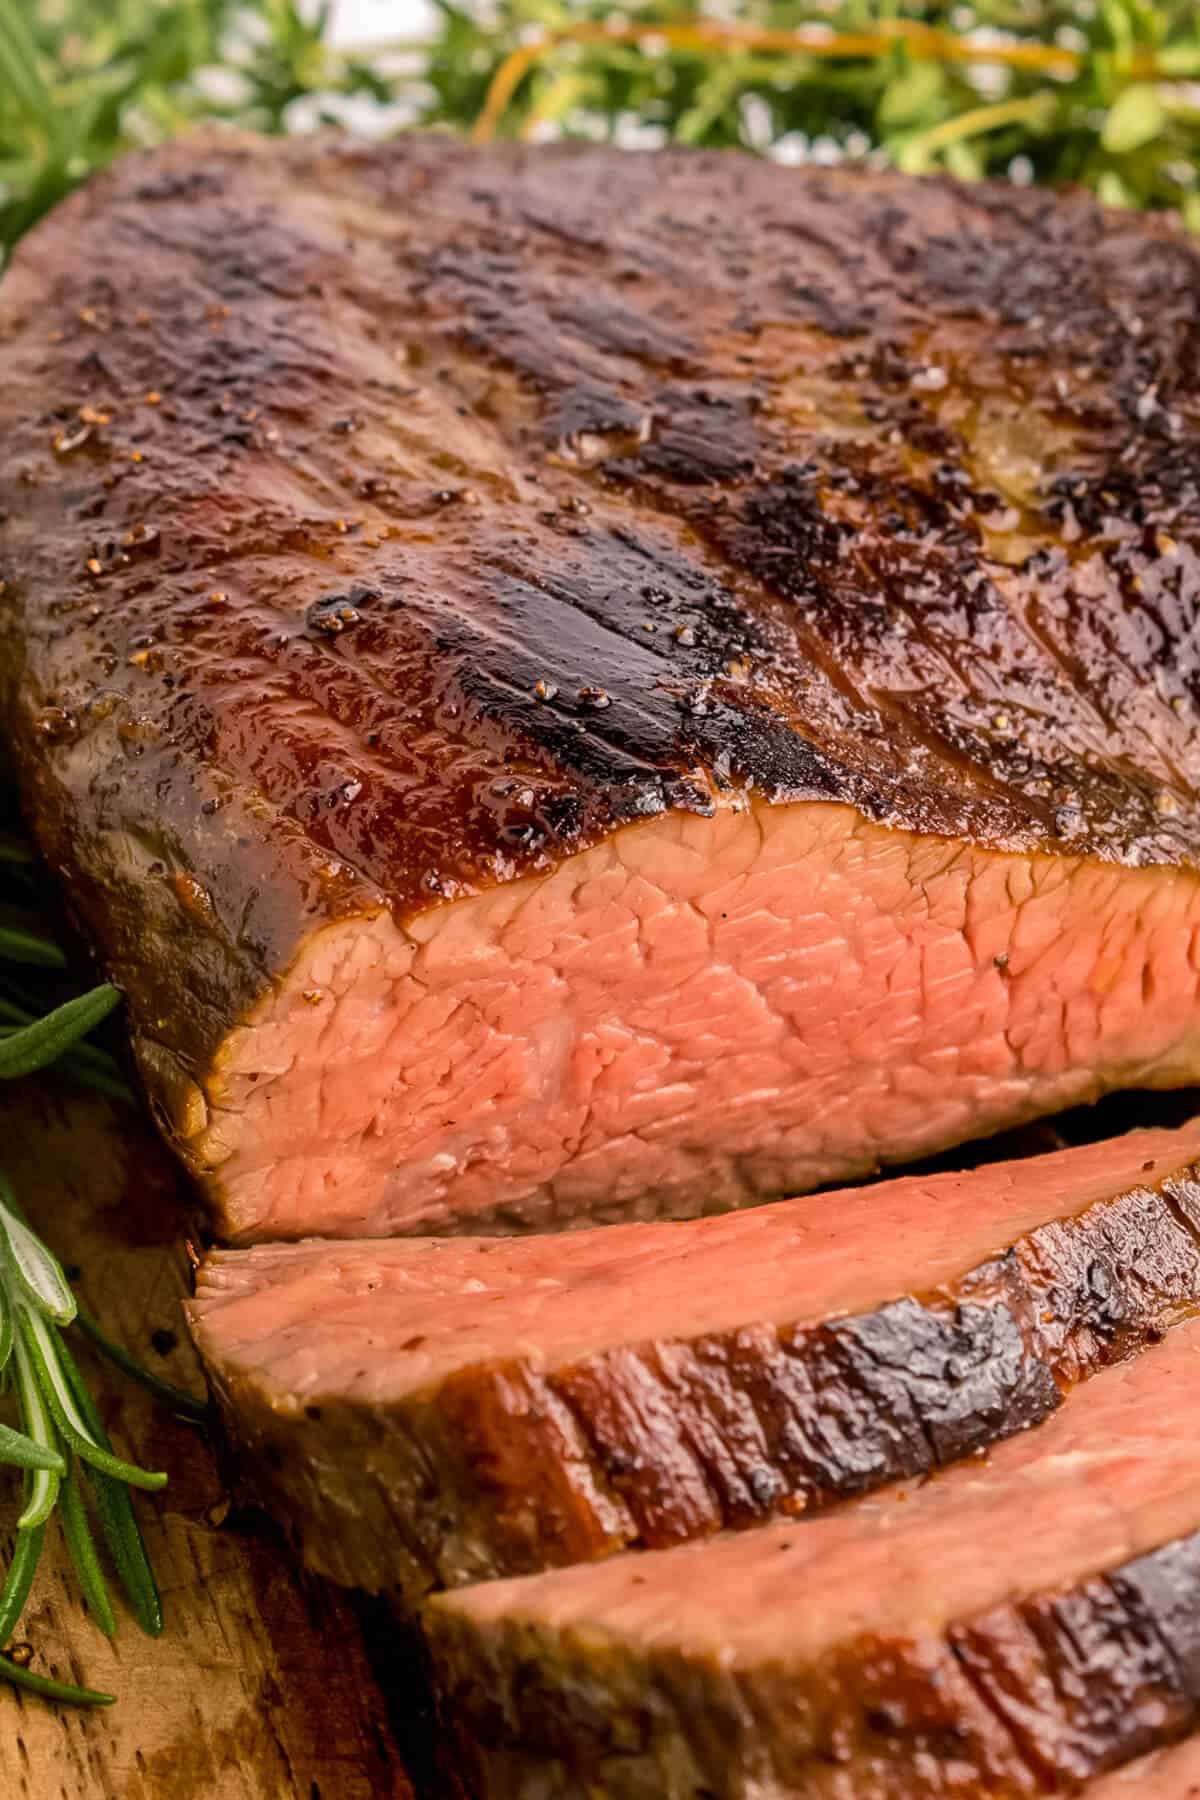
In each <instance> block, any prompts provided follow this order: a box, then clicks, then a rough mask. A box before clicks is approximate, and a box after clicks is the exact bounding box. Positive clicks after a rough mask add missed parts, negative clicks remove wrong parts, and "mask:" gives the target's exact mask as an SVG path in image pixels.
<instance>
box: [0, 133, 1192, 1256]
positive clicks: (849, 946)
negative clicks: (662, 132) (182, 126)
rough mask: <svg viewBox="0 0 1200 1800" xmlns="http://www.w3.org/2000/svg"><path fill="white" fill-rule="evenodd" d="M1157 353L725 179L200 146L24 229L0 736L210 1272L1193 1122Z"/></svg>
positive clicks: (814, 199)
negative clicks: (1171, 1098) (354, 1239)
mask: <svg viewBox="0 0 1200 1800" xmlns="http://www.w3.org/2000/svg"><path fill="white" fill-rule="evenodd" d="M1198 323H1200V251H1198V250H1197V248H1196V245H1195V243H1194V242H1192V241H1191V240H1189V239H1188V238H1187V237H1186V236H1185V235H1184V234H1183V233H1181V232H1178V231H1176V230H1174V229H1173V228H1172V227H1171V226H1170V225H1168V224H1166V223H1164V222H1163V221H1161V220H1155V219H1148V218H1144V217H1138V218H1135V217H1131V216H1129V215H1127V214H1124V213H1119V212H1113V213H1105V212H1104V211H1103V210H1102V209H1100V208H1098V207H1096V206H1095V205H1094V204H1093V203H1092V202H1091V201H1090V200H1088V199H1086V198H1083V197H1079V196H1074V197H1070V196H1068V197H1063V196H1050V195H1047V194H1045V193H1039V192H1018V191H1014V190H1012V189H1011V188H1008V187H1003V188H1001V187H988V186H986V185H981V186H971V187H963V188H959V187H956V186H954V185H953V184H950V183H945V182H912V181H906V180H904V179H902V178H900V177H897V176H892V175H884V174H879V173H875V172H870V171H861V170H860V171H824V170H808V171H804V172H797V171H793V170H787V169H781V168H778V167H770V166H767V165H765V164H762V163H758V162H756V161H754V160H752V159H749V158H745V157H739V156H734V155H729V156H721V155H718V156H708V155H690V154H685V153H678V154H677V153H667V154H664V155H662V156H654V157H641V156H632V155H623V154H621V153H619V152H617V151H615V150H612V149H608V148H601V147H587V146H574V147H560V148H555V149H531V148H528V147H522V146H507V147H504V148H500V149H494V150H487V151H484V150H478V149H472V148H470V147H468V146H465V145H461V144H456V143H453V142H450V141H448V140H446V139H421V138H411V139H406V140H404V141H402V142H397V143H392V144H388V145H382V146H372V147H360V146H354V145H353V144H350V143H347V142H345V141H340V140H338V141H331V140H315V141H308V142H293V143H288V144H282V145H281V144H273V145H270V146H267V145H263V144H258V143H255V142H253V141H251V140H238V139H231V138H222V139H220V140H207V141H205V140H199V141H192V142H190V143H188V144H186V145H176V146H173V147H170V148H168V149H164V150H162V151H157V152H155V153H154V154H153V155H150V156H147V157H141V158H133V159H130V160H128V161H126V162H124V163H122V164H121V165H119V166H118V167H117V168H116V169H114V170H112V171H110V172H109V173H108V174H106V175H105V176H103V177H102V178H100V179H99V180H97V181H96V182H94V183H93V184H91V185H90V186H89V187H88V188H87V189H86V190H85V191H84V192H81V193H79V194H77V195H75V196H74V197H73V198H72V199H71V200H69V201H68V202H67V203H66V204H65V205H64V206H63V207H62V208H61V209H59V210H58V211H57V212H56V213H55V215H54V216H53V218H52V219H51V220H49V221H48V222H47V223H46V224H45V225H44V226H43V227H41V228H40V229H39V230H38V231H37V232H35V233H34V234H33V235H32V236H31V237H30V238H29V239H28V240H27V241H26V242H25V243H24V244H23V245H22V247H21V248H20V250H19V252H18V254H17V256H16V258H15V260H14V265H13V267H12V269H11V271H10V272H9V273H8V274H6V278H5V283H4V291H3V296H2V298H0V345H2V346H3V349H2V354H3V358H4V367H5V388H4V394H3V398H2V399H0V510H2V511H3V513H4V515H5V516H4V523H3V526H2V527H0V579H2V580H3V582H4V584H5V586H4V591H3V595H2V596H0V600H2V604H0V631H2V632H3V655H2V657H0V676H2V680H0V689H2V693H0V706H2V709H3V714H4V720H5V724H6V726H7V728H8V730H9V732H10V733H11V740H12V744H13V752H14V756H15V758H16V763H17V768H18V773H19V776H20V779H21V782H22V784H23V789H24V793H25V798H26V802H27V806H28V810H29V814H30V818H31V821H32V823H33V825H34V826H35V828H36V830H37V832H38V835H39V838H40V841H41V844H42V847H43V849H44V850H45V851H46V853H47V856H48V858H49V860H50V862H51V864H52V865H53V866H55V867H56V868H58V869H60V870H61V871H62V873H63V876H64V879H65V883H66V887H67V891H68V893H69V895H70V899H71V903H72V905H73V906H74V907H75V909H76V911H77V913H78V915H79V917H80V919H81V920H82V922H83V924H84V926H85V928H86V930H87V932H88V933H89V935H90V937H91V939H92V940H93V941H94V942H95V943H96V945H97V946H98V950H99V952H100V955H101V957H102V959H103V961H104V963H105V965H106V967H107V968H108V969H109V970H110V971H111V972H112V974H113V975H114V977H115V978H116V979H117V980H118V981H119V982H120V983H121V985H122V986H123V987H125V988H126V989H127V990H128V993H129V1002H130V1019H131V1023H132V1027H133V1032H134V1041H135V1047H136V1050H137V1053H138V1057H139V1061H140V1064H141V1067H142V1069H143V1072H144V1074H145V1076H146V1080H147V1083H148V1086H149V1089H150V1091H151V1094H152V1096H153V1098H154V1101H155V1104H156V1107H157V1109H158V1112H159V1115H160V1117H161V1119H162V1122H163V1124H164V1127H165V1128H166V1129H167V1131H168V1132H169V1133H170V1134H171V1136H172V1137H173V1139H174V1140H175V1142H176V1143H177V1145H178V1146H179V1148H180V1149H181V1151H182V1152H183V1153H184V1154H185V1156H186V1157H187V1158H188V1160H189V1162H190V1164H191V1166H192V1167H193V1169H194V1170H195V1171H196V1172H197V1174H198V1175H200V1176H201V1177H202V1178H203V1180H204V1181H205V1182H206V1183H207V1185H208V1187H209V1189H210V1192H211V1194H212V1196H213V1199H214V1202H215V1204H216V1207H217V1224H218V1227H219V1229H220V1230H221V1232H222V1233H223V1234H225V1235H228V1236H229V1237H232V1238H241V1239H250V1238H255V1237H257V1238H263V1237H279V1236H302V1235H305V1234H309V1233H313V1232H318V1233H325V1234H330V1235H362V1234H369V1235H392V1234H395V1233H398V1232H405V1231H447V1230H454V1229H462V1228H463V1227H464V1226H466V1227H467V1228H470V1226H471V1223H472V1221H477V1222H478V1223H479V1224H480V1225H481V1226H484V1227H486V1228H487V1229H496V1230H513V1229H523V1228H527V1227H528V1226H530V1225H531V1224H532V1225H539V1224H540V1225H547V1226H561V1225H566V1224H571V1223H573V1222H575V1221H577V1220H580V1219H582V1220H585V1221H586V1220H588V1219H603V1220H612V1219H619V1218H622V1217H631V1216H634V1217H636V1216H641V1215H644V1214H648V1213H651V1212H656V1211H657V1212H663V1213H688V1212H693V1213H694V1212H697V1211H710V1210H714V1211H715V1210H718V1209H720V1208H722V1207H728V1206H732V1205H736V1204H743V1203H746V1202H748V1201H754V1200H757V1199H761V1198H763V1197H767V1196H770V1195H774V1194H778V1193H780V1192H788V1191H798V1190H799V1189H801V1188H806V1187H812V1186H814V1185H819V1184H822V1183H828V1182H830V1181H833V1180H837V1179H844V1178H847V1177H848V1176H850V1175H853V1174H855V1173H858V1172H861V1171H864V1170H868V1169H872V1168H875V1167H877V1166H879V1165H880V1163H885V1162H896V1161H900V1160H904V1159H906V1158H911V1157H913V1156H915V1155H920V1154H924V1153H926V1152H928V1151H931V1150H933V1149H936V1148H939V1147H942V1146H944V1145H946V1144H949V1143H955V1142H961V1141H963V1140H964V1139H965V1138H967V1137H969V1136H971V1135H978V1134H980V1133H983V1132H988V1131H992V1130H996V1129H999V1128H1001V1127H1003V1126H1005V1125H1007V1124H1011V1123H1013V1122H1014V1121H1016V1120H1019V1119H1021V1118H1024V1117H1030V1116H1034V1115H1036V1114H1038V1113H1044V1112H1048V1111H1052V1110H1055V1109H1057V1108H1059V1107H1061V1106H1063V1105H1067V1104H1071V1103H1074V1102H1076V1101H1079V1100H1086V1099H1090V1098H1094V1097H1095V1096H1096V1095H1097V1094H1098V1093H1100V1092H1101V1091H1104V1090H1105V1089H1108V1088H1111V1087H1113V1086H1119V1085H1131V1084H1136V1083H1142V1084H1152V1083H1157V1084H1160V1085H1171V1084H1178V1083H1181V1082H1187V1081H1189V1080H1194V1079H1195V1078H1196V1075H1197V1071H1198V1069H1200V1051H1198V1050H1197V1045H1198V1044H1200V978H1198V976H1197V967H1200V879H1198V877H1197V872H1196V862H1197V856H1196V852H1197V845H1198V844H1200V810H1198V806H1197V780H1198V776H1200V748H1198V746H1200V732H1197V729H1196V727H1197V694H1198V686H1197V683H1198V662H1197V654H1196V640H1195V624H1196V615H1197V599H1198V596H1200V563H1198V560H1197V552H1198V548H1200V496H1198V491H1197V455H1196V446H1197V443H1198V442H1200V435H1198V427H1200V364H1198V352H1200V331H1198ZM697 869H699V870H700V871H701V876H700V877H698V876H697V874H696V871H697ZM535 926H536V929H535ZM751 927H752V928H753V929H751ZM701 938H702V940H703V941H701ZM1051 996H1052V998H1051ZM1143 996H1148V997H1149V1000H1150V1004H1149V1005H1143V1004H1142V1001H1143ZM739 1059H740V1061H739Z"/></svg>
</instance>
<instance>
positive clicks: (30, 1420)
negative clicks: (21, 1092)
mask: <svg viewBox="0 0 1200 1800" xmlns="http://www.w3.org/2000/svg"><path fill="white" fill-rule="evenodd" d="M77 1313H78V1304H77V1302H76V1300H75V1296H74V1294H73V1293H72V1291H71V1287H70V1284H69V1282H68V1281H67V1278H66V1275H65V1273H64V1272H63V1269H62V1267H61V1265H60V1263H59V1262H58V1259H57V1258H56V1257H55V1256H54V1255H53V1253H52V1252H51V1251H50V1250H49V1249H47V1247H46V1245H45V1244H43V1243H42V1241H41V1239H40V1238H38V1237H37V1236H36V1235H35V1233H34V1232H33V1231H32V1230H31V1229H30V1226H29V1223H28V1220H27V1219H26V1218H25V1217H24V1215H23V1213H22V1212H21V1209H20V1207H19V1206H18V1204H17V1201H16V1197H15V1195H14V1194H13V1191H12V1189H11V1187H10V1186H9V1184H8V1182H7V1181H6V1180H5V1179H4V1177H3V1176H0V1316H2V1317H3V1319H4V1321H6V1324H5V1328H4V1331H3V1333H2V1334H0V1375H6V1376H11V1379H12V1382H13V1386H14V1388H15V1390H16V1396H17V1403H18V1407H19V1409H20V1415H21V1424H22V1426H23V1427H24V1430H23V1432H16V1431H12V1430H11V1429H10V1428H7V1427H5V1428H4V1433H5V1435H0V1461H7V1462H11V1463H14V1464H16V1465H17V1466H19V1467H22V1468H23V1469H24V1470H25V1505H24V1510H23V1511H22V1513H21V1517H20V1519H19V1520H18V1521H17V1540H16V1547H15V1549H14V1552H13V1558H12V1561H11V1563H10V1564H9V1569H8V1575H7V1578H6V1580H5V1583H4V1586H3V1589H2V1590H0V1649H2V1648H3V1647H4V1645H6V1644H7V1642H8V1640H9V1638H10V1637H11V1635H12V1632H13V1629H14V1628H15V1626H16V1623H17V1621H18V1619H19V1618H20V1615H21V1611H22V1609H23V1607H24V1605H25V1602H26V1600H27V1598H28V1595H29V1589H30V1586H31V1584H32V1581H33V1577H34V1573H35V1571H36V1568H37V1564H38V1561H39V1559H40V1556H41V1552H42V1548H43V1545H44V1543H45V1535H46V1527H47V1522H48V1521H49V1519H50V1517H51V1514H52V1513H54V1511H55V1510H56V1509H57V1511H58V1515H59V1518H60V1519H61V1521H62V1526H63V1533H64V1536H65V1538H66V1542H67V1548H68V1551H69V1553H70V1557H71V1562H72V1565H73V1567H74V1569H75V1574H76V1578H77V1580H78V1582H79V1586H80V1590H81V1592H82V1594H83V1597H84V1599H85V1601H86V1602H87V1604H88V1608H89V1610H90V1612H91V1615H92V1617H93V1618H94V1619H95V1621H96V1623H97V1625H98V1626H99V1627H100V1629H101V1630H102V1631H103V1632H105V1633H106V1635H108V1636H110V1637H111V1636H112V1635H113V1634H114V1633H115V1631H116V1628H117V1627H116V1615H115V1613H114V1612H113V1607H112V1601H111V1599H110V1597H109V1592H108V1583H107V1580H106V1578H105V1574H104V1570H103V1567H102V1565H101V1562H100V1557H99V1554H98V1552H97V1549H96V1544H95V1540H94V1538H93V1535H92V1524H91V1519H90V1517H89V1512H88V1507H87V1504H86V1502H85V1499H84V1493H83V1487H82V1485H81V1484H82V1481H83V1479H84V1477H85V1476H86V1477H87V1480H88V1483H89V1485H90V1487H91V1490H92V1493H93V1496H94V1500H95V1510H96V1514H97V1517H98V1518H99V1521H100V1526H101V1530H102V1532H103V1534H104V1537H105V1539H106V1540H107V1543H108V1547H109V1550H110V1553H111V1556H112V1561H113V1565H114V1567H115V1569H116V1572H117V1575H118V1577H119V1579H120V1581H121V1584H122V1586H123V1588H124V1590H125V1593H126V1597H127V1598H128V1601H129V1604H130V1607H131V1609H132V1611H133V1613H134V1616H135V1617H136V1618H137V1620H138V1622H139V1624H141V1626H142V1628H143V1629H144V1630H146V1631H148V1632H150V1633H151V1634H154V1635H157V1634H158V1632H160V1631H161V1629H162V1609H161V1605H160V1603H159V1598H158V1590H157V1587H156V1585H155V1582H154V1576H153V1572H152V1570H151V1567H150V1561H149V1558H148V1556H147V1554H146V1547H145V1543H144V1541H143V1539H142V1535H141V1531H140V1529H139V1527H138V1524H137V1520H136V1518H135V1517H134V1513H133V1508H132V1506H131V1505H130V1502H129V1495H128V1492H127V1489H128V1488H129V1487H140V1488H145V1489H150V1490H153V1489H158V1488H161V1487H163V1486H164V1485H165V1482H166V1476H165V1475H164V1474H162V1473H160V1472H158V1471H152V1470H148V1469H143V1468H140V1467H139V1466H138V1465H136V1464H134V1463H130V1462H127V1461H125V1460H124V1459H123V1458H121V1457H118V1456H117V1455H115V1453H114V1451H113V1448H112V1444H111V1442H110V1440H109V1437H108V1434H107V1433H106V1432H105V1430H104V1427H103V1425H102V1423H101V1421H100V1417H99V1414H98V1412H97V1411H96V1408H95V1404H94V1402H93V1400H92V1398H91V1395H90V1394H89V1393H88V1390H87V1386H86V1384H85V1383H84V1381H83V1378H82V1376H81V1374H80V1371H79V1368H78V1366H77V1364H76V1362H75V1359H74V1357H73V1356H72V1355H71V1352H70V1350H69V1349H68V1348H67V1344H66V1340H65V1338H64V1335H63V1331H64V1328H65V1327H67V1326H69V1325H70V1324H71V1323H72V1321H73V1320H74V1319H75V1318H76V1316H77ZM28 1674H29V1671H28V1670H23V1669H21V1668H20V1667H19V1665H17V1664H16V1663H13V1662H12V1661H11V1659H9V1658H6V1657H4V1656H0V1679H5V1680H12V1681H17V1682H18V1684H19V1685H22V1686H25V1687H27V1688H29V1689H30V1691H32V1692H35V1693H42V1694H45V1695H47V1696H48V1697H50V1698H52V1699H60V1700H70V1701H71V1702H73V1703H74V1704H76V1705H80V1706H92V1705H102V1704H106V1703H107V1702H108V1700H109V1699H111V1696H109V1695H100V1694H97V1693H96V1692H94V1691H93V1690H91V1689H85V1688H72V1687H69V1686H64V1685H63V1684H61V1683H53V1682H52V1683H49V1684H47V1683H45V1682H44V1681H43V1680H42V1678H41V1677H33V1678H32V1680H25V1679H24V1677H25V1676H27V1675H28Z"/></svg>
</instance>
